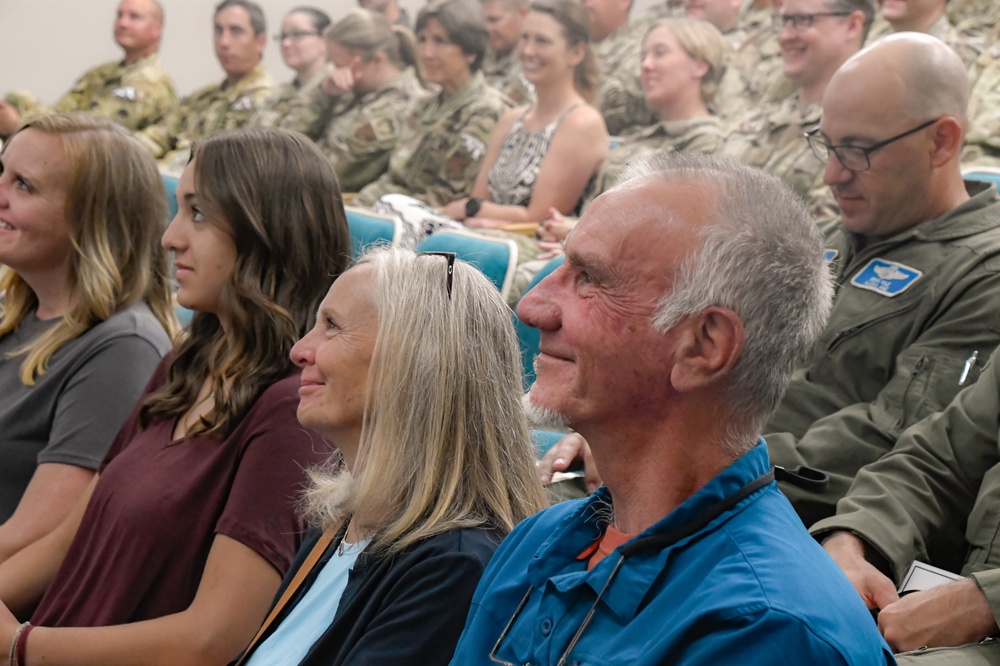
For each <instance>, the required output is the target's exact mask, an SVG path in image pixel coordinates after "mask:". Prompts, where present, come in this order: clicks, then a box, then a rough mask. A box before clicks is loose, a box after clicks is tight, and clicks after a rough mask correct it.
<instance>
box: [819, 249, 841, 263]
mask: <svg viewBox="0 0 1000 666" xmlns="http://www.w3.org/2000/svg"><path fill="white" fill-rule="evenodd" d="M839 254H840V252H839V251H837V250H823V261H825V262H826V263H830V262H831V261H833V260H834V259H836V258H837V255H839Z"/></svg>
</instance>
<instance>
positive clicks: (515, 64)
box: [481, 49, 535, 106]
mask: <svg viewBox="0 0 1000 666" xmlns="http://www.w3.org/2000/svg"><path fill="white" fill-rule="evenodd" d="M481 71H482V73H483V76H484V77H485V78H486V83H488V84H489V85H490V86H492V87H493V88H496V89H497V90H499V91H500V92H502V93H503V94H504V95H506V96H507V97H509V98H510V101H511V102H513V103H514V105H515V106H518V105H521V104H527V103H529V102H531V101H532V100H533V99H534V98H535V90H534V86H532V85H531V84H530V83H528V80H527V79H526V78H524V74H523V73H522V71H521V60H520V59H519V58H518V57H517V49H514V50H512V51H511V52H510V53H508V54H506V55H502V54H500V53H497V52H496V51H493V50H491V49H487V50H486V56H485V57H484V58H483V66H482V69H481Z"/></svg>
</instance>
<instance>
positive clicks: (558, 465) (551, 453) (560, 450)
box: [538, 432, 601, 492]
mask: <svg viewBox="0 0 1000 666" xmlns="http://www.w3.org/2000/svg"><path fill="white" fill-rule="evenodd" d="M581 461H582V462H583V480H584V482H585V483H586V484H587V490H588V491H590V492H594V491H595V490H597V489H598V488H599V487H600V485H601V477H600V475H599V474H598V472H597V465H595V464H594V457H593V455H591V453H590V446H589V445H588V444H587V440H585V439H584V438H583V437H581V436H580V435H578V434H576V433H575V432H573V433H570V434H568V435H566V436H565V437H563V438H562V439H560V440H559V441H558V442H556V445H555V446H553V447H552V448H551V449H549V450H548V451H547V452H546V453H545V455H544V456H542V459H541V460H539V461H538V476H539V478H540V479H541V480H542V483H544V484H545V485H548V484H550V483H551V482H552V473H553V472H565V471H566V470H568V469H569V468H570V467H572V466H573V464H574V463H579V462H581Z"/></svg>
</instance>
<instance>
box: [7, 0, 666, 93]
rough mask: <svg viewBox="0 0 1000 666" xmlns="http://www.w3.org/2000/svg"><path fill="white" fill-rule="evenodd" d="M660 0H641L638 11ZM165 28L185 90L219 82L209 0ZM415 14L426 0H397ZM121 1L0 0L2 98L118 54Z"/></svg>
mask: <svg viewBox="0 0 1000 666" xmlns="http://www.w3.org/2000/svg"><path fill="white" fill-rule="evenodd" d="M257 1H258V2H259V4H260V5H261V6H262V7H263V8H264V12H265V13H266V15H267V22H268V25H267V31H268V36H269V37H270V35H273V34H274V33H276V32H278V28H279V26H280V22H281V17H282V16H283V15H284V14H285V13H286V12H287V11H288V10H289V9H291V8H292V7H294V6H296V5H299V4H315V5H316V6H317V7H320V8H322V9H323V10H324V11H326V12H327V13H328V14H330V16H331V17H332V18H334V19H336V18H337V17H339V16H342V15H343V14H345V13H347V12H348V11H349V10H350V9H352V8H353V7H354V6H355V3H354V1H353V0H302V1H301V2H299V1H297V0H257ZM655 1H657V0H636V7H635V8H634V9H633V13H637V12H641V11H642V10H643V9H644V8H645V7H648V6H650V5H651V4H653V3H654V2H655ZM161 2H162V3H163V5H164V7H165V8H166V17H167V18H166V26H165V30H164V36H163V43H162V45H161V51H160V53H161V56H162V58H163V63H164V66H165V67H166V69H167V71H168V72H169V73H170V75H171V76H172V77H173V79H174V83H175V84H176V85H177V90H178V92H179V93H180V94H181V95H186V94H188V93H190V92H191V91H193V90H195V89H196V88H199V87H201V86H203V85H205V84H207V83H211V82H214V81H219V80H221V79H222V77H223V72H222V69H221V68H220V67H219V65H218V63H217V62H216V60H215V55H214V52H213V50H212V10H213V7H214V6H215V4H216V2H213V1H212V0H161ZM400 5H401V6H403V7H406V8H407V10H408V11H409V13H410V16H411V17H414V18H415V17H416V13H417V11H418V10H419V9H420V7H422V6H423V5H424V0H400ZM117 6H118V0H0V96H2V95H3V94H4V93H5V92H7V91H10V90H30V91H31V92H33V93H34V94H36V95H37V96H38V97H39V98H40V99H42V101H45V102H54V101H55V100H56V99H57V98H58V97H59V96H60V95H62V94H63V93H64V92H65V91H66V90H67V89H68V88H69V86H70V85H71V84H72V83H73V81H74V80H75V79H76V78H77V77H78V76H79V75H80V74H81V73H83V72H84V71H85V70H86V69H88V68H90V67H92V66H94V65H96V64H98V63H101V62H105V61H108V60H113V59H115V58H119V57H121V52H120V51H119V50H118V47H117V46H116V45H115V43H114V40H113V39H112V34H111V31H112V23H113V21H114V17H115V9H116V7H117ZM264 66H265V67H266V68H267V70H268V71H269V72H270V73H271V75H272V76H274V77H275V79H276V80H279V81H283V80H286V79H288V78H291V74H290V71H289V70H288V69H286V68H285V66H284V65H283V64H282V62H281V56H280V54H279V53H278V49H277V44H275V43H274V42H273V41H269V42H268V45H267V49H266V50H265V52H264Z"/></svg>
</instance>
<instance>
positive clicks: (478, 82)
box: [355, 73, 510, 206]
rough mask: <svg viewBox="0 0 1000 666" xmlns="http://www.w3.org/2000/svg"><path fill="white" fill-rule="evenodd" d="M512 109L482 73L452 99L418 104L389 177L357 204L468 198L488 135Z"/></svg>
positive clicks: (391, 163)
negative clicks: (394, 197)
mask: <svg viewBox="0 0 1000 666" xmlns="http://www.w3.org/2000/svg"><path fill="white" fill-rule="evenodd" d="M509 106H510V101H509V100H508V99H507V98H506V97H505V96H504V95H502V94H501V93H500V92H498V91H497V90H494V89H493V88H491V87H490V86H488V85H487V84H486V80H485V79H484V78H483V76H482V74H480V73H476V74H475V75H474V76H473V77H472V79H471V80H470V81H469V82H468V83H467V84H465V86H463V87H462V88H461V89H459V90H458V91H456V92H455V94H453V95H445V94H444V93H437V94H432V95H430V96H429V97H425V98H423V99H420V100H417V101H416V102H415V104H414V111H415V112H414V114H413V115H411V116H410V117H409V118H407V119H406V121H405V123H406V126H405V127H404V129H403V131H402V136H401V138H400V142H399V146H398V147H397V148H396V150H395V152H394V153H393V154H392V157H391V158H390V160H389V170H388V172H386V173H385V174H383V175H382V177H381V178H379V179H378V180H377V181H375V182H374V183H372V184H370V185H368V186H367V187H365V188H364V189H362V190H361V191H360V192H359V193H358V196H357V198H356V199H355V203H357V204H358V205H361V206H371V205H372V204H373V203H375V202H376V201H377V200H378V199H379V197H381V196H383V195H386V194H391V193H399V194H408V195H410V196H412V197H415V198H417V199H420V200H421V201H423V202H424V203H426V204H429V205H431V206H443V205H445V204H446V203H448V202H450V201H454V200H455V199H461V198H462V197H464V196H468V194H469V191H470V190H471V189H472V183H473V182H474V181H475V179H476V174H477V173H478V172H479V165H480V164H481V163H482V160H483V155H484V154H485V153H486V143H487V142H488V141H489V138H490V133H491V132H492V131H493V127H494V126H495V125H496V123H497V120H498V119H499V118H500V114H501V113H503V112H504V111H505V110H506V109H507V108H508V107H509Z"/></svg>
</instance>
